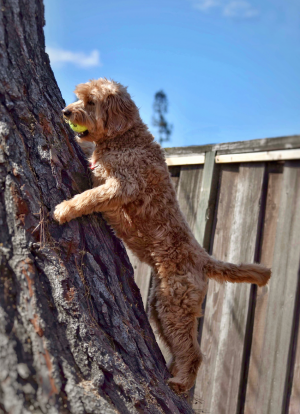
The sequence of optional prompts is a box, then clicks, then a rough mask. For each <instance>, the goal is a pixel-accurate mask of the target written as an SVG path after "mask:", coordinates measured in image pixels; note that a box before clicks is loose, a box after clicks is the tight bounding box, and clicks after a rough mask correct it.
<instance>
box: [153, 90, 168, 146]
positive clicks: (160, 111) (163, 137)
mask: <svg viewBox="0 0 300 414" xmlns="http://www.w3.org/2000/svg"><path fill="white" fill-rule="evenodd" d="M168 105H169V102H168V98H167V95H166V94H165V93H164V91H162V90H161V91H158V92H156V94H155V96H154V104H153V110H154V116H153V119H152V124H153V126H155V127H158V134H159V138H158V141H159V143H160V144H163V143H164V142H167V141H170V136H171V134H172V130H173V125H171V124H169V123H168V122H167V120H166V118H165V114H166V113H167V112H168Z"/></svg>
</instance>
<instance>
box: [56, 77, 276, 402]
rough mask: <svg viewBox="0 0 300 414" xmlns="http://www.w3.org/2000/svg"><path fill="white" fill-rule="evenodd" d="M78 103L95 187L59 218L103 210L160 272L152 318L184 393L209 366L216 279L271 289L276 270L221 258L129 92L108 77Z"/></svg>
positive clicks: (74, 110) (69, 114)
mask: <svg viewBox="0 0 300 414" xmlns="http://www.w3.org/2000/svg"><path fill="white" fill-rule="evenodd" d="M75 94H76V95H77V97H78V101H76V102H74V103H72V104H70V105H68V106H67V107H66V108H65V109H64V110H63V115H64V117H65V118H67V119H68V120H69V121H71V122H72V123H75V124H79V125H83V126H86V128H87V130H86V131H85V132H83V133H81V134H78V136H77V140H78V141H79V142H81V144H82V145H83V147H84V148H83V150H84V151H85V153H86V154H88V153H89V152H90V151H91V150H92V154H91V155H90V163H91V164H90V168H91V170H92V175H93V185H94V186H93V188H92V189H90V190H87V191H85V192H83V193H81V194H78V195H76V196H75V197H73V198H72V199H71V200H67V201H63V202H62V203H61V204H59V205H57V206H56V208H55V210H54V218H55V219H56V220H57V221H58V222H59V223H60V224H62V223H65V222H68V221H70V220H73V219H75V218H76V217H81V216H83V215H86V214H92V213H94V212H101V213H102V214H103V217H104V218H105V219H106V220H107V222H108V223H109V224H110V225H111V226H112V228H113V229H114V230H115V233H116V234H117V236H118V237H120V238H121V239H122V240H123V241H124V242H125V244H126V245H127V246H128V247H129V248H130V249H131V250H132V251H133V252H134V253H135V255H136V256H137V257H138V258H139V259H140V260H141V261H142V262H146V263H147V264H148V265H150V266H151V267H152V268H153V269H154V273H155V277H154V281H153V285H152V287H151V293H150V298H149V308H150V310H149V317H150V320H151V321H152V322H153V323H154V325H155V326H156V328H157V331H158V333H159V335H160V336H161V338H162V340H163V341H164V342H165V343H166V345H167V347H168V348H169V350H170V353H171V355H172V358H171V362H170V363H169V370H170V373H171V378H170V379H169V385H170V386H171V387H172V388H173V390H174V391H175V392H177V393H178V394H181V393H184V392H186V391H188V390H189V389H190V388H191V387H192V386H193V384H194V382H195V379H196V375H197V371H198V369H199V367H200V364H201V361H202V354H201V351H200V348H199V345H198V342H197V318H199V317H200V316H201V304H202V302H203V300H204V297H205V295H206V292H207V285H208V278H212V279H215V280H217V281H219V282H232V283H242V282H247V283H255V284H257V285H258V286H264V285H265V284H266V283H267V282H268V280H269V278H270V276H271V271H270V269H267V268H265V267H263V266H261V265H259V264H241V265H235V264H231V263H225V262H221V261H218V260H216V259H214V258H213V257H211V256H209V254H208V253H207V252H206V251H205V250H204V249H203V248H202V247H201V246H200V245H199V244H198V242H197V241H196V239H195V237H194V236H193V234H192V232H191V230H190V228H189V227H188V224H187V223H186V221H185V219H184V217H183V215H182V213H181V211H180V208H179V205H178V202H177V200H176V194H175V190H174V187H173V184H172V182H171V178H170V174H169V171H168V167H167V165H166V162H165V156H164V151H163V149H162V148H161V147H160V145H159V144H158V143H156V142H155V141H154V137H153V136H152V135H151V133H150V132H149V130H148V127H147V126H146V125H145V124H144V123H143V121H142V120H141V118H140V115H139V110H138V108H137V106H136V105H135V103H134V102H133V100H132V99H131V97H130V95H129V93H128V92H127V88H125V87H124V86H122V85H121V84H120V83H117V82H115V81H113V80H107V79H105V78H100V79H98V80H91V81H90V82H87V83H82V84H79V85H78V86H77V87H76V89H75Z"/></svg>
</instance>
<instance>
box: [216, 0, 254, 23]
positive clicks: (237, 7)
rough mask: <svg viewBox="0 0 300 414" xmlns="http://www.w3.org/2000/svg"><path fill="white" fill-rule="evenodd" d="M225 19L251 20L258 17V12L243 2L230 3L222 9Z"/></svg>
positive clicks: (239, 0) (240, 0)
mask: <svg viewBox="0 0 300 414" xmlns="http://www.w3.org/2000/svg"><path fill="white" fill-rule="evenodd" d="M223 15H224V16H225V17H233V18H237V19H251V18H252V17H256V16H258V15H259V11H258V10H257V9H255V8H254V7H252V6H251V4H250V3H248V2H247V1H245V0H237V1H231V2H230V3H228V4H226V6H225V7H224V9H223Z"/></svg>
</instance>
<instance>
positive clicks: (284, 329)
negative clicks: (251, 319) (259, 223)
mask: <svg viewBox="0 0 300 414" xmlns="http://www.w3.org/2000/svg"><path fill="white" fill-rule="evenodd" d="M299 234H300V163H299V162H292V161H290V162H287V163H286V164H285V167H284V172H283V183H282V191H281V200H280V208H279V216H278V224H277V230H276V240H275V248H274V259H273V275H272V278H271V280H270V285H269V297H268V304H267V313H266V321H265V329H264V331H265V332H264V340H263V345H262V351H261V354H260V355H261V356H260V363H259V381H260V382H259V386H258V394H257V398H256V401H255V403H256V405H255V409H254V411H252V412H255V413H256V414H281V413H282V412H283V411H282V410H283V405H284V403H285V401H284V398H285V386H286V384H285V382H286V379H287V378H288V374H289V372H288V369H289V368H290V367H289V364H288V360H289V352H290V341H291V335H292V326H293V316H294V305H295V295H296V291H297V281H298V278H297V275H298V269H299V255H300V243H299Z"/></svg>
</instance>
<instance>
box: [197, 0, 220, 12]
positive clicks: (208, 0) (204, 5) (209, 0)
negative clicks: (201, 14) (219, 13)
mask: <svg viewBox="0 0 300 414" xmlns="http://www.w3.org/2000/svg"><path fill="white" fill-rule="evenodd" d="M219 5H220V2H219V1H218V0H197V1H195V2H194V7H195V9H199V10H201V11H206V10H209V9H211V8H213V7H217V6H219Z"/></svg>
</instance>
